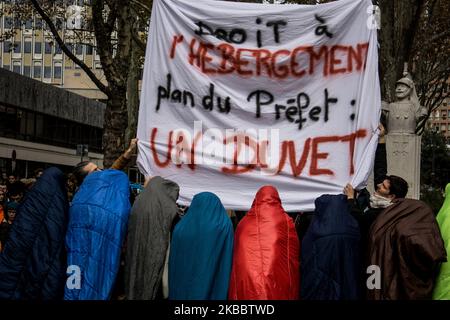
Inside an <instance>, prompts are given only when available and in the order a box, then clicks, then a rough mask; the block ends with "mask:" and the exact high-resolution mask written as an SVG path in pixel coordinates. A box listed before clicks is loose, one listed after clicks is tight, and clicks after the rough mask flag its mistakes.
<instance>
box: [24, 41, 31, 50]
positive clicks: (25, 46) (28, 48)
mask: <svg viewBox="0 0 450 320" xmlns="http://www.w3.org/2000/svg"><path fill="white" fill-rule="evenodd" d="M23 52H24V53H31V39H30V38H26V39H25V42H24V43H23Z"/></svg>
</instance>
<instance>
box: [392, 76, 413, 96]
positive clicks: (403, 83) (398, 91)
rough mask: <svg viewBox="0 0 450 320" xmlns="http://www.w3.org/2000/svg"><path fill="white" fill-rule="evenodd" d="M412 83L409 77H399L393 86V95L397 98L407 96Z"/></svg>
mask: <svg viewBox="0 0 450 320" xmlns="http://www.w3.org/2000/svg"><path fill="white" fill-rule="evenodd" d="M413 85H414V83H413V82H412V80H411V79H409V78H406V77H405V78H401V79H400V80H398V81H397V83H396V86H395V96H396V97H397V98H398V99H404V98H406V97H409V95H410V93H411V90H412V87H413Z"/></svg>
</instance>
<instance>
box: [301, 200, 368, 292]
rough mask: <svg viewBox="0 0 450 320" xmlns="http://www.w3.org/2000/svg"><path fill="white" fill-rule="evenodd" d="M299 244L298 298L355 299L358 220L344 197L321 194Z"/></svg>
mask: <svg viewBox="0 0 450 320" xmlns="http://www.w3.org/2000/svg"><path fill="white" fill-rule="evenodd" d="M315 206H316V210H315V215H314V218H313V221H312V222H311V225H310V226H309V228H308V231H307V232H306V234H305V236H304V238H303V241H302V244H301V263H300V268H301V271H300V276H301V281H300V286H301V293H300V298H301V299H303V300H355V299H358V297H359V293H358V290H359V281H360V278H359V276H360V260H359V248H360V247H359V239H360V231H359V226H358V222H357V221H356V220H355V218H353V216H352V215H351V214H350V209H349V207H348V204H347V197H346V196H344V195H322V196H320V197H319V198H317V199H316V201H315Z"/></svg>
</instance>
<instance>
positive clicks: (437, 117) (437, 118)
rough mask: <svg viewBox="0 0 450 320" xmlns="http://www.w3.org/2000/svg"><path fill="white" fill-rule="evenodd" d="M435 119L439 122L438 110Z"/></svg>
mask: <svg viewBox="0 0 450 320" xmlns="http://www.w3.org/2000/svg"><path fill="white" fill-rule="evenodd" d="M435 118H436V120H439V110H436V113H435Z"/></svg>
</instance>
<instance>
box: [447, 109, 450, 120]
mask: <svg viewBox="0 0 450 320" xmlns="http://www.w3.org/2000/svg"><path fill="white" fill-rule="evenodd" d="M447 112H448V117H449V118H450V110H448V111H447Z"/></svg>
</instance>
